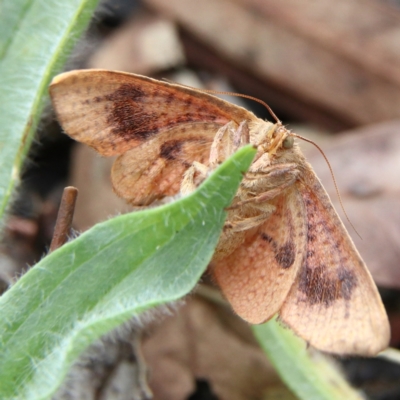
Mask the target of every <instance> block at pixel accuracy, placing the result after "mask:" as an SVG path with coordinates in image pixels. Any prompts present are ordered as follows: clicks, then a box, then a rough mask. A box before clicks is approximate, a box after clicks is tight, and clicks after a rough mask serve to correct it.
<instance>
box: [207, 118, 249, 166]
mask: <svg viewBox="0 0 400 400" xmlns="http://www.w3.org/2000/svg"><path fill="white" fill-rule="evenodd" d="M226 133H228V138H227V142H226V143H225V146H222V149H221V144H222V141H223V140H224V137H225V135H226ZM248 143H250V133H249V127H248V123H247V121H242V122H241V123H240V125H239V126H238V128H235V123H234V122H233V121H231V122H228V123H227V124H226V125H224V126H223V127H222V128H220V129H218V132H217V133H216V135H215V137H214V141H213V143H212V145H211V150H210V159H209V167H210V169H211V170H214V169H215V168H216V167H217V165H218V164H219V163H220V162H221V161H223V160H225V159H226V158H228V157H229V156H231V155H232V154H233V153H235V152H236V151H237V150H238V149H239V148H240V147H241V146H243V145H245V144H248ZM221 153H222V154H221Z"/></svg>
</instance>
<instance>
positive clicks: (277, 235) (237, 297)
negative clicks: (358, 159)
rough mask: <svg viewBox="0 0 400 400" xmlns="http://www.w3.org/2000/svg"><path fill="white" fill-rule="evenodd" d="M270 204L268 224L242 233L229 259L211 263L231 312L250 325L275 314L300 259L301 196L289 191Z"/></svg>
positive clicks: (303, 231)
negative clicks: (241, 242)
mask: <svg viewBox="0 0 400 400" xmlns="http://www.w3.org/2000/svg"><path fill="white" fill-rule="evenodd" d="M272 203H273V204H274V205H275V206H276V210H275V212H274V213H273V214H271V216H270V217H269V218H268V220H267V221H266V222H265V223H263V224H262V225H261V227H260V228H257V229H255V230H254V229H253V230H251V231H248V232H246V235H245V240H244V242H243V244H242V245H241V246H239V247H238V248H237V249H236V250H235V251H233V253H232V254H230V255H229V256H228V257H225V258H223V259H221V260H218V259H217V260H216V261H215V262H214V263H212V271H213V275H214V277H215V279H216V281H217V283H218V285H219V286H220V287H221V289H222V291H223V293H224V295H225V296H226V298H227V299H228V301H229V302H230V303H231V305H232V307H233V309H234V310H235V312H236V313H237V314H238V315H239V316H241V317H242V318H243V319H245V320H246V321H248V322H250V323H254V324H258V323H262V322H265V321H266V320H268V319H269V318H271V317H272V316H273V315H274V314H275V313H277V312H278V310H279V309H280V308H281V306H282V303H283V302H284V300H285V298H286V297H287V295H288V292H289V290H290V288H291V286H292V284H293V282H294V280H295V278H296V275H297V272H298V270H299V268H300V267H301V265H302V262H303V259H304V250H305V244H306V228H305V221H304V218H305V214H304V213H305V210H304V206H303V201H302V199H301V198H300V196H299V193H298V192H297V190H296V189H295V188H291V189H289V190H287V191H285V193H283V194H282V195H281V196H279V197H278V198H276V199H275V201H274V202H272Z"/></svg>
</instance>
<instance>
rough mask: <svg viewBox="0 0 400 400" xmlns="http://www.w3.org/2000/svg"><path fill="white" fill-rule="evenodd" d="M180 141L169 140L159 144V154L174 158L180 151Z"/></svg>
mask: <svg viewBox="0 0 400 400" xmlns="http://www.w3.org/2000/svg"><path fill="white" fill-rule="evenodd" d="M182 144H183V142H182V141H179V140H169V141H167V142H165V143H163V145H162V146H161V149H160V156H161V157H162V158H165V159H167V160H175V159H176V158H177V157H178V156H179V153H180V151H181V148H182Z"/></svg>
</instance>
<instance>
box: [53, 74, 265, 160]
mask: <svg viewBox="0 0 400 400" xmlns="http://www.w3.org/2000/svg"><path fill="white" fill-rule="evenodd" d="M50 95H51V99H52V102H53V105H54V108H55V111H56V114H57V118H58V120H59V121H60V123H61V125H62V127H63V129H64V130H65V132H66V133H67V134H68V135H69V136H71V137H72V138H73V139H75V140H77V141H79V142H83V143H85V144H87V145H89V146H91V147H93V148H94V149H95V150H97V151H98V152H99V153H101V154H102V155H105V156H110V155H116V154H122V153H124V152H126V151H128V150H130V149H132V148H134V147H136V146H138V145H141V144H142V143H144V142H146V141H147V140H149V139H151V138H154V137H155V136H157V135H159V134H160V133H163V132H165V131H166V130H169V129H171V128H174V127H177V126H182V125H187V126H190V125H191V124H193V123H196V122H200V123H214V124H216V125H218V126H223V125H225V124H226V123H228V122H230V121H234V122H236V123H237V124H240V122H242V121H244V120H249V121H250V120H256V119H257V118H256V117H255V115H254V114H252V113H251V112H249V111H247V110H245V109H244V108H242V107H239V106H236V105H233V104H231V103H229V102H227V101H224V100H221V99H218V98H216V97H214V96H211V95H209V94H206V93H204V92H201V91H198V90H196V89H190V88H186V87H183V86H179V85H175V84H171V83H167V82H162V81H157V80H155V79H151V78H147V77H144V76H140V75H134V74H128V73H123V72H116V71H105V70H77V71H70V72H66V73H63V74H61V75H58V76H56V77H55V78H54V79H53V81H52V83H51V85H50ZM174 132H175V131H173V130H172V131H171V134H173V133H174Z"/></svg>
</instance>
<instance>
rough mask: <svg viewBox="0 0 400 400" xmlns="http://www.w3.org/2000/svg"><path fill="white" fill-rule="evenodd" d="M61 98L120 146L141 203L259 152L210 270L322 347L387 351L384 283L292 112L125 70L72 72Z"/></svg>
mask: <svg viewBox="0 0 400 400" xmlns="http://www.w3.org/2000/svg"><path fill="white" fill-rule="evenodd" d="M50 93H51V98H52V101H53V104H54V107H55V110H56V114H57V117H58V120H59V121H60V123H61V125H62V127H63V128H64V130H65V132H66V133H67V134H68V135H69V136H71V137H72V138H73V139H75V140H78V141H80V142H83V143H86V144H87V145H89V146H91V147H93V148H94V149H95V150H96V151H98V152H99V153H100V154H101V155H104V156H112V155H119V157H118V158H117V160H116V161H115V163H114V165H113V168H112V174H111V177H112V183H113V187H114V190H115V192H116V193H117V194H118V195H119V196H121V197H123V198H125V199H126V200H127V201H128V202H130V203H131V204H133V205H135V206H147V205H150V204H151V203H152V202H154V201H156V200H159V199H162V198H163V197H165V196H173V195H176V194H177V193H179V192H182V193H185V192H190V191H191V190H193V189H194V188H195V187H196V186H197V184H198V182H199V180H201V179H204V177H205V175H206V174H207V173H208V171H209V170H212V169H214V168H215V167H216V166H217V164H219V163H220V162H222V161H223V160H224V159H225V158H226V157H228V156H229V155H230V154H232V153H233V152H234V151H235V150H236V149H237V148H239V147H240V146H242V145H244V144H246V143H251V144H253V145H254V146H255V147H256V148H257V155H256V157H255V160H254V161H253V163H252V165H251V167H250V170H249V171H248V173H247V174H246V175H245V177H244V179H243V181H242V183H241V186H240V188H239V190H238V193H237V195H236V197H235V199H234V201H233V204H232V207H231V208H230V210H229V212H228V217H227V221H226V224H225V228H224V232H223V233H222V236H221V238H220V241H219V244H218V247H217V249H216V252H215V255H214V258H213V260H212V262H211V265H210V268H211V271H212V274H213V276H214V277H215V280H216V282H217V283H218V285H219V286H220V287H221V289H222V291H223V293H224V295H225V296H226V298H227V299H228V300H229V302H230V303H231V305H232V307H233V309H234V310H235V312H236V313H237V314H238V315H240V316H241V317H242V318H243V319H245V320H246V321H248V322H250V323H253V324H258V323H262V322H265V321H267V320H269V319H270V318H271V317H273V316H274V315H275V314H276V313H278V314H279V318H280V320H281V321H283V323H284V324H285V325H287V326H289V327H290V328H292V329H293V331H294V332H296V333H297V334H298V335H299V336H300V337H302V338H304V339H305V340H306V341H307V342H309V343H310V344H311V345H312V346H314V347H316V348H318V349H320V350H323V351H327V352H331V353H336V354H360V355H375V354H377V353H378V352H379V351H381V350H383V349H384V348H385V347H386V346H387V345H388V341H389V323H388V319H387V316H386V312H385V309H384V307H383V305H382V302H381V299H380V296H379V294H378V291H377V289H376V286H375V284H374V282H373V280H372V278H371V276H370V274H369V272H368V270H367V268H366V266H365V264H364V262H363V260H362V259H361V257H360V255H359V253H358V252H357V250H356V248H355V247H354V244H353V242H352V240H351V239H350V237H349V235H348V233H347V231H346V229H345V228H344V226H343V224H342V222H341V221H340V219H339V217H338V215H337V214H336V212H335V210H334V209H333V207H332V205H331V202H330V199H329V197H328V195H327V193H326V192H325V190H324V188H323V187H322V185H321V183H320V181H319V180H318V178H317V176H316V175H315V173H314V171H313V169H312V167H311V166H310V165H309V164H308V163H307V161H306V160H305V158H304V156H303V154H302V153H301V151H300V150H299V148H298V146H297V144H296V143H294V136H295V135H294V134H293V133H291V132H290V131H289V130H287V129H286V128H285V127H284V126H282V124H281V123H280V122H278V123H275V124H273V123H271V122H268V121H263V120H261V119H259V118H257V117H256V116H255V115H254V114H253V113H251V112H249V111H247V110H245V109H244V108H242V107H239V106H236V105H233V104H231V103H229V102H227V101H224V100H221V99H219V98H217V97H214V96H212V95H209V94H206V93H204V92H202V91H199V90H196V89H191V88H187V87H184V86H180V85H176V84H171V83H167V82H162V81H158V80H154V79H151V78H147V77H144V76H140V75H133V74H128V73H122V72H112V71H104V70H82V71H71V72H67V73H64V74H61V75H59V76H57V77H55V78H54V80H53V82H52V84H51V86H50Z"/></svg>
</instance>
